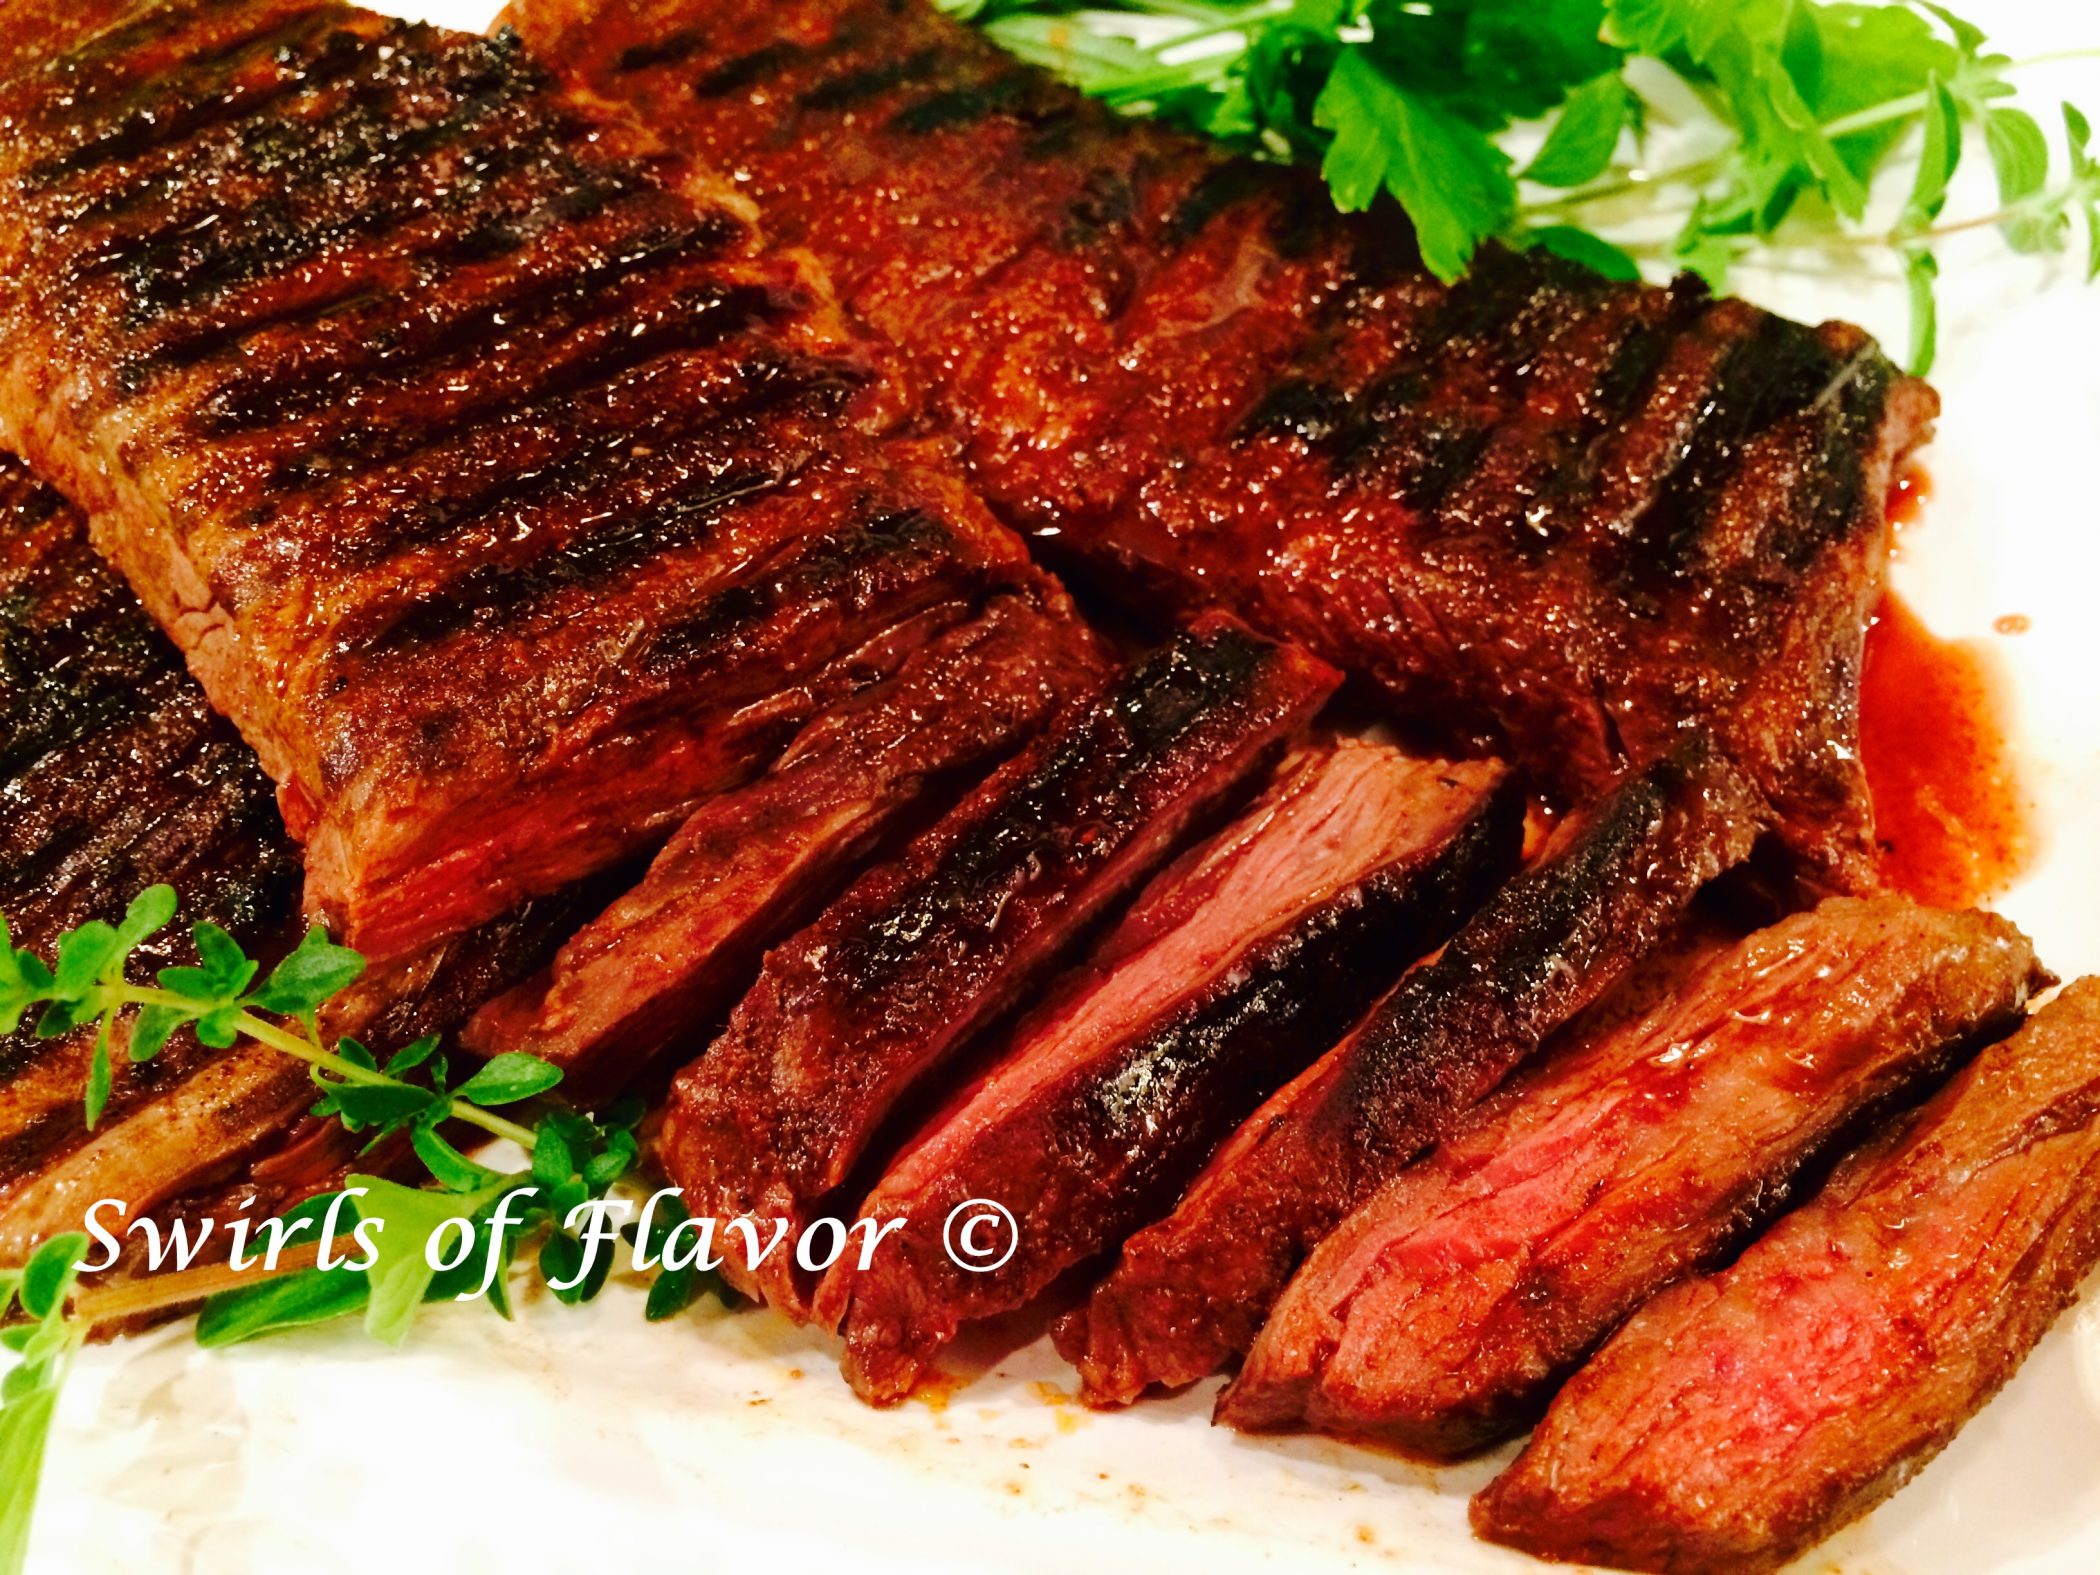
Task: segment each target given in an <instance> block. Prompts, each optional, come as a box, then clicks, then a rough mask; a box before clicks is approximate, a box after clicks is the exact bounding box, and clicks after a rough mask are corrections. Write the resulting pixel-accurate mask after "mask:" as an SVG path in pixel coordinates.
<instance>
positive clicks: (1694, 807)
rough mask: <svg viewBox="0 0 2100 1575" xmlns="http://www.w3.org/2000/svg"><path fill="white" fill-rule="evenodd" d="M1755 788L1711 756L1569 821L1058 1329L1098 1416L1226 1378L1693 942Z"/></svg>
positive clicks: (1666, 766) (1698, 753)
mask: <svg viewBox="0 0 2100 1575" xmlns="http://www.w3.org/2000/svg"><path fill="white" fill-rule="evenodd" d="M1761 814H1762V811H1761V807H1760V805H1759V804H1758V802H1757V799H1756V794H1755V791H1754V790H1753V789H1751V788H1750V787H1749V786H1748V785H1747V784H1746V783H1745V782H1744V781H1743V780H1742V778H1741V777H1740V776H1739V775H1738V774H1737V773H1736V772H1735V770H1734V769H1733V768H1732V767H1730V766H1729V765H1727V764H1726V763H1725V761H1723V760H1722V759H1721V758H1720V757H1719V756H1718V755H1716V754H1714V753H1713V752H1712V751H1711V750H1709V749H1708V748H1706V747H1705V746H1704V745H1702V744H1699V743H1696V742H1695V743H1693V744H1689V745H1687V746H1685V748H1684V749H1683V750H1682V751H1681V752H1680V753H1679V754H1678V755H1674V756H1672V757H1671V758H1669V759H1668V760H1665V761H1663V762H1662V763H1660V764H1658V765H1657V766H1655V767H1653V768H1651V769H1650V770H1649V771H1648V772H1647V773H1646V774H1644V775H1643V776H1641V777H1637V778H1633V779H1630V780H1629V781H1627V782H1626V783H1624V784H1623V785H1622V786H1620V787H1619V788H1617V789H1616V790H1614V791H1613V792H1612V793H1611V794H1610V795H1608V796H1607V797H1606V798H1605V799H1603V800H1602V801H1600V803H1599V804H1598V805H1597V806H1595V808H1593V809H1592V810H1591V811H1589V812H1587V813H1586V814H1584V815H1582V816H1580V817H1578V818H1575V819H1572V820H1570V821H1569V822H1567V823H1566V824H1564V825H1563V826H1562V827H1561V828H1560V829H1559V831H1557V832H1556V833H1555V834H1554V837H1553V839H1552V841H1551V842H1550V843H1549V844H1548V845H1547V847H1546V849H1545V850H1544V851H1543V852H1542V853H1541V854H1540V856H1539V858H1538V860H1537V861H1536V862H1535V863H1534V864H1533V865H1532V866H1531V867H1530V868H1529V869H1527V870H1526V871H1525V872H1524V873H1523V874H1522V875H1520V876H1518V877H1517V878H1516V879H1515V880H1513V881H1511V882H1510V883H1509V884H1508V885H1507V886H1505V887H1503V888H1502V890H1501V891H1500V892H1498V893H1497V894H1496V895H1495V897H1494V898H1493V899H1491V900H1490V901H1489V902H1488V903H1487V904H1486V906H1484V907H1483V908H1482V909H1481V910H1480V912H1479V913H1477V914H1475V915H1474V916H1473V918H1472V919H1471V920H1470V921H1469V922H1468V923H1467V924H1466V925H1465V927H1464V928H1463V929H1461V930H1460V931H1459V932H1458V934H1457V935H1456V936H1455V937H1453V939H1452V941H1451V943H1450V945H1448V946H1447V947H1445V949H1444V951H1443V953H1442V955H1441V956H1439V957H1438V958H1437V959H1436V960H1435V961H1434V962H1431V963H1428V964H1425V965H1424V966H1422V967H1420V968H1417V969H1415V970H1414V971H1413V972H1412V973H1410V974H1409V975H1408V976H1407V977H1406V978H1405V979H1404V980H1402V981H1401V983H1400V985H1399V987H1398V988H1397V989H1395V990H1394V991H1393V992H1392V993H1391V994H1390V995H1388V996H1387V997H1386V998H1385V999H1384V1000H1383V1001H1382V1002H1380V1003H1379V1005H1378V1006H1377V1007H1376V1008H1375V1009H1374V1010H1373V1011H1372V1013H1371V1014H1370V1016H1369V1017H1368V1018H1366V1019H1365V1021H1364V1022H1363V1023H1362V1024H1361V1025H1360V1026H1359V1027H1357V1029H1356V1030H1355V1031H1354V1032H1353V1033H1351V1034H1350V1035H1349V1037H1348V1038H1346V1039H1344V1040H1343V1041H1342V1042H1341V1043H1340V1044H1339V1045H1337V1046H1336V1047H1335V1048H1334V1049H1332V1050H1330V1051H1329V1052H1328V1053H1327V1054H1326V1055H1325V1056H1323V1057H1322V1058H1321V1059H1320V1060H1319V1061H1318V1062H1316V1063H1315V1064H1314V1065H1313V1066H1312V1067H1311V1068H1310V1069H1308V1070H1307V1071H1306V1072H1304V1073H1303V1074H1301V1075H1300V1076H1299V1077H1297V1078H1296V1079H1294V1080H1293V1081H1292V1082H1291V1083H1290V1084H1289V1085H1288V1086H1286V1087H1285V1088H1284V1089H1283V1090H1282V1091H1281V1092H1280V1093H1278V1094H1277V1095H1275V1097H1273V1098H1272V1099H1270V1100H1269V1101H1268V1102H1267V1103H1266V1104H1264V1105H1263V1106H1262V1107H1261V1109H1260V1110H1258V1111H1256V1112H1255V1114H1254V1115H1253V1116H1252V1117H1251V1118H1250V1119H1249V1120H1248V1121H1247V1122H1246V1124H1245V1125H1243V1126H1242V1127H1241V1128H1240V1129H1239V1131H1237V1132H1235V1133H1234V1134H1233V1135H1232V1137H1231V1138H1230V1139H1229V1140H1227V1142H1226V1143H1225V1144H1224V1146H1223V1147H1222V1148H1220V1149H1219V1151H1218V1153H1217V1155H1216V1156H1215V1157H1214V1158H1213V1159H1212V1160H1211V1162H1210V1163H1209V1164H1208V1165H1207V1166H1206V1167H1205V1168H1204V1171H1203V1173H1202V1174H1201V1175H1200V1176H1199V1177H1197V1179H1196V1181H1195V1182H1194V1184H1193V1185H1192V1186H1191V1187H1190V1188H1189V1191H1188V1194H1187V1196H1186V1197H1184V1198H1183V1199H1182V1201H1181V1204H1180V1206H1179V1207H1178V1208H1176V1209H1175V1211H1174V1212H1173V1213H1172V1214H1170V1215H1169V1216H1168V1217H1167V1218H1166V1219H1164V1220H1161V1221H1160V1222H1159V1223H1157V1224H1155V1225H1152V1226H1150V1227H1148V1228H1147V1229H1145V1230H1143V1231H1140V1232H1139V1233H1138V1234H1137V1235H1135V1236H1133V1237H1132V1238H1131V1239H1130V1240H1129V1241H1128V1242H1127V1243H1125V1245H1124V1248H1123V1253H1122V1257H1121V1259H1120V1261H1119V1262H1118V1263H1117V1264H1116V1267H1115V1269H1114V1271H1113V1272H1112V1273H1111V1274H1110V1275H1109V1276H1108V1278H1107V1279H1106V1280H1105V1281H1104V1282H1103V1283H1102V1284H1101V1285H1100V1286H1099V1287H1098V1288H1097V1289H1096V1290H1095V1292H1094V1294H1093V1296H1092V1298H1091V1300H1090V1301H1089V1302H1088V1303H1087V1305H1086V1306H1084V1307H1082V1308H1080V1309H1078V1310H1077V1311H1075V1312H1073V1313H1071V1314H1070V1315H1068V1316H1067V1317H1066V1318H1065V1319H1064V1320H1063V1321H1062V1322H1061V1323H1060V1325H1059V1326H1058V1328H1057V1330H1056V1335H1057V1342H1058V1349H1059V1350H1060V1351H1061V1352H1062V1353H1063V1354H1064V1355H1065V1356H1066V1358H1067V1359H1068V1360H1070V1361H1071V1362H1073V1363H1074V1364H1075V1365H1076V1366H1077V1367H1078V1368H1079V1371H1080V1376H1081V1379H1082V1381H1083V1384H1084V1394H1085V1397H1086V1398H1087V1400H1088V1401H1089V1402H1090V1403H1093V1404H1100V1405H1116V1404H1127V1403H1128V1402H1130V1401H1132V1400H1135V1399H1136V1398H1137V1397H1138V1396H1139V1395H1140V1394H1141V1393H1142V1392H1143V1391H1144V1390H1145V1388H1146V1387H1147V1386H1148V1385H1152V1384H1162V1385H1178V1384H1185V1383H1190V1382H1192V1381H1194V1380H1195V1379H1198V1378H1202V1377H1205V1376H1207V1375H1208V1374H1210V1373H1214V1372H1217V1371H1218V1370H1219V1369H1220V1368H1222V1367H1224V1366H1225V1365H1226V1364H1227V1363H1229V1362H1230V1361H1231V1360H1232V1358H1233V1357H1235V1356H1236V1355H1238V1354H1239V1353H1241V1352H1244V1351H1245V1350H1246V1349H1247V1348H1248V1347H1249V1346H1250V1345H1251V1344H1253V1342H1254V1337H1255V1335H1256V1334H1257V1333H1258V1332H1259V1330H1260V1328H1261V1326H1262V1323H1263V1322H1264V1321H1265V1320H1266V1318H1267V1317H1268V1313H1269V1309H1270V1308H1271V1307H1272V1306H1273V1305H1274V1304H1275V1301H1276V1298H1277V1297H1278V1296H1280V1295H1281V1294H1282V1292H1283V1288H1284V1286H1285V1285H1286V1284H1287V1283H1288V1282H1289V1280H1290V1278H1291V1275H1292V1274H1293V1273H1294V1272H1296V1270H1297V1268H1298V1265H1299V1264H1300V1263H1302V1262H1303V1261H1304V1259H1305V1256H1306V1254H1307V1253H1309V1252H1310V1251H1311V1250H1312V1249H1313V1248H1314V1247H1315V1246H1316V1245H1318V1243H1319V1241H1320V1240H1321V1238H1322V1237H1324V1236H1325V1235H1326V1234H1327V1233H1328V1232H1329V1231H1330V1230H1332V1229H1333V1228H1334V1227H1335V1226H1336V1225H1338V1224H1339V1223H1340V1222H1341V1221H1342V1220H1343V1219H1344V1218H1346V1217H1347V1216H1348V1215H1349V1214H1350V1213H1351V1212H1353V1211H1354V1210H1355V1209H1356V1208H1357V1207H1358V1206H1359V1205H1360V1204H1362V1203H1363V1202H1364V1200H1365V1199H1367V1198H1368V1197H1369V1196H1370V1195H1371V1193H1372V1192H1373V1191H1375V1190H1376V1189H1377V1188H1378V1187H1379V1186H1380V1185H1382V1184H1383V1183H1384V1182H1386V1181H1387V1180H1389V1179H1390V1178H1391V1177H1392V1176H1393V1175H1394V1173H1395V1172H1397V1171H1398V1170H1399V1169H1400V1168H1401V1167H1402V1166H1404V1165H1406V1164H1408V1163H1409V1162H1410V1161H1412V1160H1414V1159H1415V1158H1416V1157H1418V1156H1419V1155H1420V1154H1421V1153H1422V1151H1423V1150H1424V1149H1426V1148H1428V1147H1429V1146H1430V1145H1431V1144H1433V1143H1435V1142H1436V1141H1437V1140H1438V1139H1440V1138H1442V1137H1443V1136H1445V1135H1446V1133H1448V1132H1449V1131H1450V1130H1451V1127H1452V1124H1453V1123H1454V1122H1455V1121H1456V1120H1457V1119H1458V1118H1459V1116H1461V1115H1462V1114H1463V1113H1464V1112H1465V1111H1466V1110H1468V1109H1469V1108H1470V1107H1471V1106H1473V1105H1474V1104H1475V1103H1476V1102H1478V1101H1479V1100H1480V1099H1481V1097H1482V1096H1484V1095H1485V1094H1487V1093H1488V1092H1489V1091H1490V1090H1491V1089H1493V1088H1494V1087H1495V1085H1496V1084H1497V1083H1499V1082H1500V1081H1501V1080H1502V1079H1503V1077H1504V1076H1506V1075H1507V1074H1508V1073H1509V1072H1510V1071H1511V1070H1512V1069H1513V1068H1514V1067H1516V1066H1517V1065H1518V1064H1519V1063H1520V1062H1522V1061H1524V1060H1525V1059H1526V1058H1527V1057H1529V1056H1530V1055H1531V1054H1532V1052H1533V1051H1535V1050H1536V1049H1537V1048H1538V1046H1539V1044H1540V1042H1541V1041H1542V1040H1544V1039H1545V1038H1546V1037H1547V1036H1548V1035H1549V1034H1551V1033H1552V1032H1554V1031H1555V1030H1556V1029H1558V1028H1560V1027H1561V1026H1562V1025H1564V1024H1565V1023H1567V1022H1568V1021H1569V1020H1570V1019H1571V1018H1573V1017H1574V1016H1575V1015H1576V1014H1577V1013H1578V1012H1580V1011H1581V1010H1582V1009H1583V1008H1584V1007H1586V1006H1588V1005H1589V1004H1590V1003H1591V1002H1592V1001H1594V1000H1596V999H1597V998H1598V997H1599V996H1600V995H1602V994H1603V993H1604V991H1605V990H1606V989H1607V987H1609V986H1610V985H1611V984H1612V982H1613V981H1614V980H1616V979H1617V978H1619V977H1620V975H1622V974H1623V973H1624V972H1625V971H1626V970H1627V968H1628V967H1629V966H1630V965H1631V964H1632V963H1634V962H1635V961H1636V960H1638V959H1639V958H1640V957H1641V956H1642V955H1643V954H1644V953H1646V952H1647V951H1648V950H1649V949H1650V948H1652V947H1653V946H1654V945H1655V944H1656V943H1657V942H1658V941H1659V940H1661V939H1662V938H1663V937H1664V936H1665V935H1667V934H1668V933H1669V932H1670V931H1671V930H1672V929H1674V928H1675V927H1676V925H1677V923H1678V921H1679V920H1680V918H1681V916H1682V915H1683V912H1684V909H1685V907H1686V905H1687V904H1688V903H1689V902H1690V901H1691V899H1692V897H1693V895H1694V894H1695V893H1697V891H1698V890H1699V888H1700V887H1702V886H1704V885H1705V884H1706V883H1707V882H1708V881H1709V880H1711V879H1712V878H1713V877H1714V876H1715V875H1717V874H1719V873H1720V872H1721V871H1723V870H1725V869H1728V868H1729V867H1730V866H1732V865H1734V864H1736V863H1738V862H1739V861H1740V860H1742V859H1743V858H1744V857H1745V856H1746V855H1747V854H1748V852H1749V849H1750V845H1751V842H1752V840H1753V838H1754V837H1755V835H1756V831H1757V827H1758V825H1759V822H1760V818H1761Z"/></svg>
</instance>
